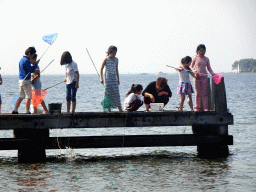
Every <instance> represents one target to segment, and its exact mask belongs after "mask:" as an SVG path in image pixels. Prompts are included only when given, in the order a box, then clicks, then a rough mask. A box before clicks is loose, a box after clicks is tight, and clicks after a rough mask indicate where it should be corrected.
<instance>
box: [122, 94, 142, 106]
mask: <svg viewBox="0 0 256 192" xmlns="http://www.w3.org/2000/svg"><path fill="white" fill-rule="evenodd" d="M136 99H139V100H142V99H141V96H140V95H138V97H136V96H135V94H134V93H130V94H129V95H128V96H127V97H126V98H125V100H124V110H126V108H127V107H129V104H130V103H132V102H134V101H135V100H136Z"/></svg>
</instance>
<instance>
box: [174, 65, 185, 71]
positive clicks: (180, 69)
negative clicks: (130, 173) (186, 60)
mask: <svg viewBox="0 0 256 192" xmlns="http://www.w3.org/2000/svg"><path fill="white" fill-rule="evenodd" d="M175 70H176V71H178V72H181V71H184V69H183V68H182V67H181V66H179V67H178V68H176V69H175Z"/></svg>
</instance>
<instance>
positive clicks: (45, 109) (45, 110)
mask: <svg viewBox="0 0 256 192" xmlns="http://www.w3.org/2000/svg"><path fill="white" fill-rule="evenodd" d="M41 105H42V107H43V109H44V114H48V113H49V111H48V109H47V107H46V105H45V102H44V100H43V101H42V103H41Z"/></svg>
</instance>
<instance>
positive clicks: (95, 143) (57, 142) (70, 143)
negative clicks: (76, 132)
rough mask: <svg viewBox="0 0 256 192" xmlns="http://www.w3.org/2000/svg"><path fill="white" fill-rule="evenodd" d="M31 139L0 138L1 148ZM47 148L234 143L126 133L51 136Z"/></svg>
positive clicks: (221, 139)
mask: <svg viewBox="0 0 256 192" xmlns="http://www.w3.org/2000/svg"><path fill="white" fill-rule="evenodd" d="M29 142H31V141H30V140H29V139H15V138H7V139H0V150H15V149H18V148H19V147H21V146H26V145H28V144H29ZM44 142H45V145H46V146H45V148H46V149H59V148H61V149H65V148H66V147H71V148H74V149H76V148H113V147H159V146H196V145H200V144H217V145H233V136H231V135H215V136H213V135H194V134H177V135H125V136H86V137H49V138H48V139H46V140H44Z"/></svg>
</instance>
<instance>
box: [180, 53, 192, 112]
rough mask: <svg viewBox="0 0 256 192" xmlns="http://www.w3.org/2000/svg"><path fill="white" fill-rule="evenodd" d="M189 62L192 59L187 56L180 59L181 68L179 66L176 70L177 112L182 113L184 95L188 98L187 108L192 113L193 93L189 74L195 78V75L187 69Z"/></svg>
mask: <svg viewBox="0 0 256 192" xmlns="http://www.w3.org/2000/svg"><path fill="white" fill-rule="evenodd" d="M191 62H192V58H191V57H189V56H186V57H184V58H183V59H181V66H179V67H178V69H177V70H178V71H179V84H178V89H177V93H178V94H180V107H179V111H183V105H184V101H185V96H186V95H187V96H188V98H189V100H188V104H189V107H190V109H191V111H194V110H193V101H192V97H191V94H192V93H194V90H193V87H192V85H191V82H190V79H189V74H190V75H192V76H193V77H196V75H195V74H194V73H193V72H192V71H191V69H190V68H189V66H190V64H191Z"/></svg>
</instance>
